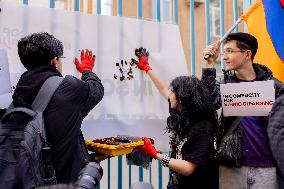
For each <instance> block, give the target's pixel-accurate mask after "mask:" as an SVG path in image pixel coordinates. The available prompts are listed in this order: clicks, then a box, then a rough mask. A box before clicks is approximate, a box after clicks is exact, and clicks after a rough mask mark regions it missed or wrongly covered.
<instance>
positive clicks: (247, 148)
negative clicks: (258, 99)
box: [202, 32, 282, 189]
mask: <svg viewBox="0 0 284 189" xmlns="http://www.w3.org/2000/svg"><path fill="white" fill-rule="evenodd" d="M257 48H258V43H257V39H256V38H255V37H254V36H252V35H250V34H248V33H242V32H237V33H231V34H229V35H228V36H227V37H226V39H225V40H224V50H223V51H222V52H220V41H217V42H216V43H214V44H212V45H210V46H209V47H207V48H205V49H204V51H203V55H204V57H209V58H207V60H206V61H205V67H204V68H203V72H202V80H203V81H205V83H206V84H207V86H208V87H209V90H210V91H211V94H212V101H213V102H214V105H215V108H216V109H219V108H220V107H221V105H222V103H221V94H220V82H218V81H217V80H215V78H216V69H215V68H214V63H215V61H216V59H217V58H218V56H219V54H220V55H221V58H222V59H223V60H224V62H225V64H226V70H223V71H224V78H223V79H222V80H221V83H240V82H253V81H265V80H274V87H275V95H276V97H278V92H279V88H280V87H281V85H282V84H281V82H280V81H278V80H277V79H275V78H274V77H273V75H272V72H271V71H270V70H269V69H268V68H267V67H266V66H264V65H260V64H256V63H253V59H254V56H255V54H256V52H257ZM221 120H222V121H221V123H222V124H220V127H221V130H222V129H223V132H222V134H221V135H220V136H219V138H218V139H217V141H218V140H219V142H220V143H219V144H217V145H218V146H220V144H221V143H222V142H223V140H222V138H223V137H224V133H226V131H227V130H229V128H230V127H232V125H237V127H236V128H240V131H241V132H240V133H241V134H240V135H241V137H240V138H241V144H242V145H241V148H240V149H234V150H235V151H237V150H239V151H240V153H241V160H242V161H241V165H240V167H236V166H234V165H228V164H226V165H225V164H224V163H223V162H219V163H220V166H219V185H220V189H227V188H228V189H229V188H234V189H243V188H258V189H262V188H263V189H276V188H277V187H278V185H277V175H276V164H275V161H274V158H273V156H272V153H271V150H270V147H269V140H268V137H267V131H266V128H267V121H268V117H267V116H242V117H236V116H235V117H233V116H230V117H224V116H223V114H222V113H221ZM217 143H218V142H217Z"/></svg>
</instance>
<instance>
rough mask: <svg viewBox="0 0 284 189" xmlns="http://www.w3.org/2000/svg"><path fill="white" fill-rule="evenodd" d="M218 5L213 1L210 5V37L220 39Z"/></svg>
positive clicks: (216, 0) (216, 1)
mask: <svg viewBox="0 0 284 189" xmlns="http://www.w3.org/2000/svg"><path fill="white" fill-rule="evenodd" d="M220 22H221V19H220V3H219V1H218V0H213V1H212V2H211V4H210V24H211V28H210V33H211V36H212V37H220Z"/></svg>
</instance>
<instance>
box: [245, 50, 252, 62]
mask: <svg viewBox="0 0 284 189" xmlns="http://www.w3.org/2000/svg"><path fill="white" fill-rule="evenodd" d="M245 55H246V59H248V60H251V57H252V52H251V50H246V52H245Z"/></svg>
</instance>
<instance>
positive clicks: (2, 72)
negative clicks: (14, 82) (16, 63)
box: [0, 49, 11, 95]
mask: <svg viewBox="0 0 284 189" xmlns="http://www.w3.org/2000/svg"><path fill="white" fill-rule="evenodd" d="M0 81H1V87H0V95H2V94H5V93H9V92H10V91H11V81H10V72H9V63H8V56H7V51H6V49H0Z"/></svg>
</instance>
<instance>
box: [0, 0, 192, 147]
mask: <svg viewBox="0 0 284 189" xmlns="http://www.w3.org/2000/svg"><path fill="white" fill-rule="evenodd" d="M1 9H2V11H1V13H0V48H3V49H6V50H7V51H8V59H9V66H10V73H11V82H12V86H15V84H16V82H17V79H18V78H19V75H20V74H21V73H22V72H24V71H25V69H24V67H23V66H22V65H21V63H20V60H19V57H18V54H17V41H18V39H19V38H21V37H23V36H25V35H27V34H30V33H34V32H49V33H51V34H53V35H54V36H55V37H56V38H58V39H60V40H61V41H62V42H63V44H64V56H65V57H67V58H66V59H64V63H63V74H64V75H66V74H70V75H74V76H78V73H77V71H76V69H75V66H74V65H73V60H74V57H75V56H79V54H80V53H79V52H80V50H81V49H90V50H92V51H93V52H94V53H95V54H96V55H97V58H96V63H95V69H94V70H95V72H96V73H97V75H98V76H99V77H100V78H101V79H102V82H103V85H104V87H105V96H104V98H103V100H102V102H100V103H99V105H98V106H96V107H95V108H94V109H93V110H92V111H91V112H90V113H89V115H88V117H86V119H85V120H84V123H83V127H82V128H83V131H84V135H85V138H86V139H91V138H98V137H109V136H114V135H118V134H129V135H136V136H148V137H151V138H154V139H155V141H156V144H157V148H158V149H160V150H164V151H165V150H168V135H167V134H164V133H165V126H166V118H167V116H168V104H167V103H168V102H167V100H165V99H163V98H162V97H161V95H160V94H159V92H158V91H157V89H156V88H155V86H154V85H153V83H152V82H151V81H150V80H149V78H148V77H147V75H145V74H143V73H142V72H141V71H140V70H138V69H137V68H135V67H133V66H131V65H130V64H129V63H130V60H131V58H135V57H134V50H135V48H138V47H140V46H143V47H145V48H147V50H148V51H149V53H150V57H149V62H150V64H151V66H152V68H153V70H155V71H156V72H157V74H158V75H159V76H160V77H161V79H162V80H164V81H166V82H167V83H168V84H169V82H170V80H172V79H173V78H175V77H176V76H180V75H187V68H186V63H185V57H184V53H183V49H182V44H181V39H180V33H179V29H178V26H177V25H171V24H161V23H157V22H152V21H143V20H138V19H130V18H121V17H117V16H114V17H111V16H99V15H89V14H83V13H77V12H66V11H61V10H56V9H49V8H39V7H36V8H35V7H32V6H25V5H17V4H8V3H4V2H2V3H1ZM39 15H40V16H39ZM0 82H1V85H2V81H0ZM0 98H1V96H0ZM3 99H4V100H3ZM9 99H10V98H9ZM5 100H7V98H2V99H0V101H5ZM6 104H9V103H6Z"/></svg>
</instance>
